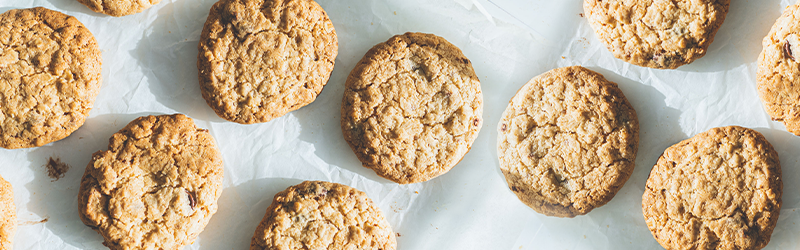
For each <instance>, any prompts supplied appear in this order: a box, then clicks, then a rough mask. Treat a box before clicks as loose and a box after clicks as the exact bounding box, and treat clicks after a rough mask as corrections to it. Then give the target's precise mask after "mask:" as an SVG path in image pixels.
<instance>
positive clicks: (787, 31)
mask: <svg viewBox="0 0 800 250" xmlns="http://www.w3.org/2000/svg"><path fill="white" fill-rule="evenodd" d="M798 16H800V5H790V6H789V7H787V8H786V10H785V11H784V12H783V15H781V16H780V17H779V18H778V20H777V21H775V24H774V25H773V26H772V29H771V30H770V31H769V34H768V35H767V36H766V37H764V40H763V42H762V45H763V50H762V51H761V55H760V56H759V57H758V73H757V79H758V94H759V96H760V97H761V101H762V102H763V103H764V107H765V108H766V110H767V113H768V114H769V116H770V117H772V119H773V120H776V121H781V122H783V124H784V125H785V126H786V130H788V131H789V132H791V133H793V134H795V135H798V136H800V84H797V82H798V81H800V18H798Z"/></svg>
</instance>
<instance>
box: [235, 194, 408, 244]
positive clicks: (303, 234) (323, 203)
mask: <svg viewBox="0 0 800 250" xmlns="http://www.w3.org/2000/svg"><path fill="white" fill-rule="evenodd" d="M396 247H397V242H396V239H395V235H394V232H393V231H392V228H391V226H390V225H389V222H387V221H386V219H385V218H384V217H383V214H382V213H381V211H380V209H379V208H378V207H377V206H375V204H373V202H372V200H371V199H370V198H369V197H367V194H365V193H364V192H361V191H359V190H357V189H355V188H352V187H349V186H346V185H342V184H337V183H330V182H324V181H305V182H303V183H300V184H298V185H295V186H291V187H289V188H287V189H286V190H284V191H282V192H280V193H278V194H276V195H275V198H274V199H273V201H272V204H270V206H269V207H268V208H267V212H266V214H264V219H263V220H262V221H261V223H260V224H259V225H258V228H256V232H255V233H254V234H253V240H252V241H251V243H250V249H251V250H261V249H285V250H290V249H298V250H299V249H312V250H317V249H374V250H394V249H396Z"/></svg>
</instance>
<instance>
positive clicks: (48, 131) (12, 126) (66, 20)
mask: <svg viewBox="0 0 800 250" xmlns="http://www.w3.org/2000/svg"><path fill="white" fill-rule="evenodd" d="M101 64H102V62H101V57H100V50H99V49H98V47H97V41H96V40H95V38H94V36H93V35H92V33H91V32H89V30H88V29H86V27H84V26H83V24H81V22H79V21H78V20H77V19H75V18H74V17H72V16H68V15H65V14H63V13H61V12H58V11H53V10H48V9H45V8H42V7H38V8H32V9H13V10H9V11H7V12H5V13H3V14H2V15H0V147H3V148H8V149H14V148H29V147H38V146H42V145H45V144H47V143H50V142H54V141H58V140H61V139H63V138H65V137H67V136H69V135H70V134H71V133H72V132H74V131H75V130H77V129H78V128H79V127H80V126H81V125H83V122H84V120H85V119H86V116H88V113H89V110H90V109H91V108H92V105H93V103H94V100H95V97H96V96H97V92H98V91H100V71H101V70H100V66H101Z"/></svg>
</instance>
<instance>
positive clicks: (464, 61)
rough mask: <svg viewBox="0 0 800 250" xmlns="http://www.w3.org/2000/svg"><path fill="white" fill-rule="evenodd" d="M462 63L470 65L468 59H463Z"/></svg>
mask: <svg viewBox="0 0 800 250" xmlns="http://www.w3.org/2000/svg"><path fill="white" fill-rule="evenodd" d="M461 62H462V63H465V64H466V63H469V59H467V58H461Z"/></svg>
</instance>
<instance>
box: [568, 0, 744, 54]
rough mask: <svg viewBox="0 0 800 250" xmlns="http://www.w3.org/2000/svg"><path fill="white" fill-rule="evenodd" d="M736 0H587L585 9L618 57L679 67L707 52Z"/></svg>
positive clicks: (601, 39) (592, 24) (596, 28)
mask: <svg viewBox="0 0 800 250" xmlns="http://www.w3.org/2000/svg"><path fill="white" fill-rule="evenodd" d="M729 4H730V0H696V1H662V0H638V1H628V0H585V1H584V2H583V11H584V12H585V13H586V17H587V19H588V20H589V24H590V25H591V26H592V29H594V31H595V33H596V34H597V36H598V38H600V41H602V42H603V43H605V45H606V47H607V48H608V50H609V51H611V53H612V54H614V57H616V58H619V59H621V60H623V61H626V62H629V63H632V64H635V65H639V66H644V67H650V68H656V69H674V68H677V67H679V66H681V65H684V64H689V63H691V62H693V61H694V60H697V59H699V58H701V57H703V55H705V54H706V51H707V50H708V46H709V45H710V44H711V42H713V41H714V35H715V34H716V33H717V30H718V29H719V27H720V26H721V25H722V22H723V21H725V15H726V14H727V13H728V6H729Z"/></svg>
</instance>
